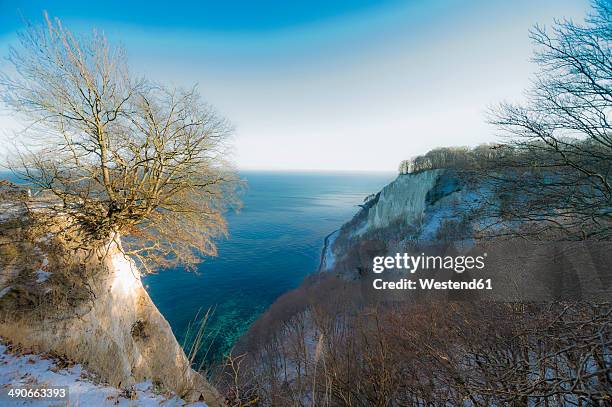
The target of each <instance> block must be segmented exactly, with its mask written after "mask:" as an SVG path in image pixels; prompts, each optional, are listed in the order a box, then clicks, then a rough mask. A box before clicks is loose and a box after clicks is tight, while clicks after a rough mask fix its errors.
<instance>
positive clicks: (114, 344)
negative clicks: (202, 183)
mask: <svg viewBox="0 0 612 407" xmlns="http://www.w3.org/2000/svg"><path fill="white" fill-rule="evenodd" d="M1 229H2V232H0V243H1V245H0V248H2V249H1V250H2V252H1V253H0V268H1V269H2V273H0V336H1V337H3V338H4V339H5V340H9V341H11V342H12V343H13V344H18V345H20V346H22V347H25V348H27V349H31V350H32V351H35V352H44V353H50V354H55V355H61V356H62V357H66V358H68V359H70V360H73V361H76V362H78V363H81V364H83V365H84V366H85V367H87V369H88V370H89V371H91V372H93V373H95V374H97V375H98V377H99V379H100V380H101V381H102V382H105V383H107V384H110V385H112V386H115V387H119V388H123V389H130V388H131V387H132V386H133V385H134V384H136V383H139V382H143V381H145V380H149V381H152V382H153V383H155V384H156V385H158V386H160V387H161V388H163V389H166V390H170V391H172V392H173V393H175V394H177V395H178V396H180V397H182V398H184V399H185V400H189V401H198V400H199V401H204V402H206V403H207V404H208V405H209V406H217V405H221V404H222V401H221V400H220V397H219V395H218V393H217V391H216V390H215V389H214V388H213V387H212V386H211V385H210V384H209V383H208V382H207V381H206V380H205V379H204V378H203V377H202V376H201V375H200V374H198V373H197V372H195V371H193V370H192V369H191V366H190V363H189V361H188V360H187V357H186V356H185V353H184V352H183V350H182V348H181V346H180V345H179V344H178V343H177V340H176V338H175V337H174V335H173V333H172V330H171V328H170V325H169V324H168V322H167V321H166V319H165V318H164V317H163V316H162V315H161V314H160V312H159V311H158V310H157V308H156V307H155V304H154V303H153V302H152V301H151V298H150V297H149V295H148V294H147V292H146V290H145V288H144V287H143V285H142V282H141V280H140V274H139V271H138V269H137V267H136V266H135V264H134V262H133V261H132V260H131V259H130V258H128V257H126V256H125V255H124V254H123V252H122V250H121V242H120V240H119V238H118V237H115V238H114V239H112V240H110V241H109V242H108V244H107V245H106V246H105V247H101V248H99V249H97V250H93V251H82V252H77V253H73V254H68V253H66V252H64V251H63V249H62V246H61V244H58V243H57V242H56V241H55V239H54V238H53V236H52V235H46V234H38V237H35V236H34V235H32V232H31V231H28V230H27V228H23V227H14V228H11V227H10V226H8V225H7V224H6V223H5V224H4V227H3V228H1Z"/></svg>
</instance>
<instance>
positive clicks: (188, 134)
mask: <svg viewBox="0 0 612 407" xmlns="http://www.w3.org/2000/svg"><path fill="white" fill-rule="evenodd" d="M45 20H46V25H43V26H35V25H28V27H27V28H26V30H25V31H24V32H22V33H20V35H19V45H18V46H17V47H12V48H11V49H10V51H9V56H8V61H9V62H10V65H11V72H5V73H3V74H2V75H1V76H0V88H1V89H2V96H3V99H4V102H5V103H6V104H7V105H8V106H10V107H12V108H13V109H14V110H15V112H16V114H18V115H19V116H20V117H22V118H23V119H24V121H25V123H27V124H28V125H27V127H26V128H25V129H24V130H23V132H21V133H20V134H18V135H19V137H20V144H19V145H18V146H16V151H15V158H14V160H13V161H12V162H11V163H10V166H11V169H12V170H13V171H14V172H16V173H18V174H19V175H20V176H21V177H22V178H24V179H26V180H27V181H28V182H29V183H30V184H31V185H32V186H33V187H34V188H35V189H37V190H38V191H39V192H40V193H39V194H38V195H37V199H38V200H44V201H46V202H45V207H46V210H45V216H40V217H41V218H46V219H49V217H50V215H59V216H62V217H63V218H66V219H67V220H68V221H67V222H64V223H66V224H67V225H70V227H69V228H67V229H69V230H64V232H66V236H69V237H70V238H71V239H72V241H73V242H78V243H77V245H78V246H79V247H83V248H88V247H89V246H91V245H92V244H95V243H96V242H98V243H99V242H104V241H108V239H109V237H110V236H115V235H116V234H119V235H122V236H126V238H125V239H124V242H123V245H124V248H125V251H126V252H127V253H129V254H132V255H134V256H135V257H136V258H138V259H139V260H140V262H141V263H142V264H143V266H144V267H145V268H146V269H147V270H149V269H151V268H156V267H159V266H169V265H172V264H176V263H182V264H184V265H188V266H189V265H193V264H195V263H197V262H198V260H199V259H200V258H201V256H202V255H214V254H215V253H216V246H215V243H214V238H215V237H217V236H219V235H223V234H225V232H226V223H225V220H224V217H223V213H224V212H225V211H226V210H227V209H228V208H229V207H232V206H234V205H235V204H236V203H237V200H236V199H235V197H236V194H235V192H236V189H237V186H238V185H239V181H238V178H237V175H236V173H235V171H234V170H233V169H232V167H231V165H229V163H228V162H227V161H226V160H225V157H226V156H227V152H228V150H227V144H226V141H227V139H228V136H229V135H230V134H231V126H230V125H229V124H228V122H227V121H226V120H224V119H223V118H221V117H219V116H218V115H217V114H216V113H215V112H214V110H213V109H212V108H211V107H210V106H209V105H207V104H205V103H204V102H203V101H202V100H201V98H200V96H199V94H198V93H197V91H196V90H195V89H189V90H184V89H175V88H172V89H171V88H167V87H165V86H162V85H159V84H156V83H153V82H151V81H149V80H146V79H144V78H136V77H134V76H132V75H131V73H130V71H129V69H128V67H127V63H126V56H125V53H124V50H123V49H122V48H121V47H116V46H112V45H110V44H109V43H108V42H107V40H106V38H105V37H104V35H101V34H99V33H96V32H93V34H92V35H90V36H83V37H79V36H76V35H74V34H72V33H71V32H70V31H68V30H67V29H65V28H64V27H63V26H62V24H61V22H60V20H58V19H55V20H51V19H49V17H48V16H46V15H45ZM47 211H48V212H47ZM75 236H77V237H76V238H75Z"/></svg>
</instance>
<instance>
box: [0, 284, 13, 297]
mask: <svg viewBox="0 0 612 407" xmlns="http://www.w3.org/2000/svg"><path fill="white" fill-rule="evenodd" d="M11 288H13V286H11V285H9V286H8V287H4V288H3V289H2V290H1V291H0V298H2V297H4V296H5V295H6V294H7V293H8V292H9V291H11Z"/></svg>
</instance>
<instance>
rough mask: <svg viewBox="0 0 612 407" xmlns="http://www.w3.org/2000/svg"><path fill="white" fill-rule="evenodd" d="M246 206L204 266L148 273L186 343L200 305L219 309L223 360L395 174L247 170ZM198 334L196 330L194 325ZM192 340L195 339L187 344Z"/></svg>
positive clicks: (214, 329) (211, 347) (209, 329)
mask: <svg viewBox="0 0 612 407" xmlns="http://www.w3.org/2000/svg"><path fill="white" fill-rule="evenodd" d="M241 176H242V177H243V178H244V179H246V181H247V184H248V187H247V189H246V191H245V193H244V195H243V196H242V201H243V207H242V209H241V210H240V211H239V212H238V213H229V214H228V215H227V219H228V223H229V236H228V237H227V238H226V239H224V240H221V241H219V242H218V249H219V250H218V255H217V257H215V258H207V259H205V260H204V262H203V263H201V264H200V265H199V266H198V271H197V273H193V272H187V271H184V270H181V269H175V270H165V271H161V272H159V273H157V274H154V275H148V276H146V277H145V278H144V279H143V280H144V281H143V282H144V284H145V285H146V286H147V290H148V292H149V294H150V295H151V297H152V299H153V301H154V302H155V304H156V305H157V307H158V308H159V310H160V311H161V313H162V314H163V315H164V316H165V317H166V319H167V320H168V322H169V323H170V325H171V326H172V329H173V331H174V333H175V335H176V336H177V338H178V340H179V342H181V343H182V344H183V343H185V336H186V332H187V328H188V326H189V325H190V323H192V322H193V321H194V319H195V318H196V314H198V311H200V317H201V316H202V314H203V313H205V312H206V311H207V310H208V309H214V313H213V314H212V317H211V318H210V319H209V320H208V321H207V324H206V328H205V329H206V335H207V337H206V338H207V339H206V341H205V344H204V346H203V348H202V352H203V354H206V352H207V351H208V354H207V355H206V359H207V360H208V361H219V360H221V358H222V356H223V354H225V353H227V352H228V351H230V350H231V347H232V345H233V344H234V342H235V341H236V339H238V338H239V337H240V335H242V334H243V333H245V332H246V330H247V329H248V327H249V325H250V324H251V323H252V322H253V321H254V320H255V319H256V318H257V317H259V316H260V315H261V314H262V313H263V312H264V311H265V310H266V308H267V307H269V306H270V304H272V302H274V300H275V299H277V298H278V297H279V296H280V295H282V294H283V293H285V292H287V291H288V290H291V289H293V288H295V287H297V286H298V285H299V284H300V282H301V281H302V280H303V279H304V277H305V276H306V275H307V274H309V273H313V272H315V271H316V270H317V267H318V265H319V260H320V254H321V249H322V246H323V241H324V238H325V236H326V235H327V234H329V233H330V232H332V231H334V230H336V229H338V228H339V227H340V226H342V224H343V223H344V222H346V221H348V220H350V218H351V217H352V216H353V215H354V214H355V213H356V212H357V210H358V209H359V208H358V206H357V205H358V204H361V203H363V199H364V198H365V197H366V196H367V195H369V194H371V193H375V192H377V191H379V190H380V189H381V188H382V187H383V186H384V185H385V184H387V183H389V182H390V181H391V180H392V179H393V178H394V176H395V175H394V174H392V173H326V172H320V173H319V172H303V173H300V172H244V173H242V174H241ZM191 332H192V333H193V330H192V331H191ZM187 347H188V345H187Z"/></svg>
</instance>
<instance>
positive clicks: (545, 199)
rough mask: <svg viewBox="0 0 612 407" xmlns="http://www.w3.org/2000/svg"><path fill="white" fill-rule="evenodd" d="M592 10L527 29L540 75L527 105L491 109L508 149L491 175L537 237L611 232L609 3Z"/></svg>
mask: <svg viewBox="0 0 612 407" xmlns="http://www.w3.org/2000/svg"><path fill="white" fill-rule="evenodd" d="M593 10H594V11H593V13H592V14H591V15H590V16H589V17H588V18H587V19H586V21H585V23H584V24H582V25H579V24H576V23H574V22H572V21H568V20H562V21H557V22H556V23H555V24H554V26H553V28H552V29H551V30H546V29H544V28H542V27H539V26H536V27H535V28H534V29H533V30H532V32H531V38H532V40H533V41H534V42H535V44H536V46H537V51H536V54H535V58H534V61H535V62H536V63H537V64H538V66H539V72H538V74H537V75H536V77H535V80H534V83H533V87H532V88H531V90H530V91H529V92H528V93H527V98H528V100H527V103H526V104H524V105H516V104H510V103H503V104H501V105H500V106H499V107H498V108H496V109H495V110H494V111H493V112H492V116H491V119H490V121H491V123H493V124H495V125H497V126H499V127H500V128H501V129H502V130H503V131H504V132H505V133H506V134H508V135H509V136H510V137H511V141H510V143H509V144H510V145H511V146H512V147H513V148H514V149H513V150H514V151H513V154H509V155H508V156H507V157H505V159H504V160H503V162H501V165H500V166H499V167H503V170H504V171H503V172H497V173H496V174H495V176H494V177H490V178H489V179H490V180H493V186H494V189H496V190H497V193H498V195H499V196H501V197H503V201H504V205H503V211H504V216H505V217H506V218H507V220H517V221H520V223H522V228H523V231H522V232H521V233H524V232H525V225H526V224H528V225H531V228H530V232H529V233H532V234H535V235H537V236H540V237H542V236H555V235H556V236H563V238H568V237H569V238H572V239H580V240H584V239H598V240H606V239H609V238H610V237H612V236H611V234H610V233H611V230H612V228H610V226H611V225H610V224H611V221H612V186H611V183H610V175H611V172H612V127H611V125H610V114H611V112H612V4H611V3H610V2H609V1H605V0H597V1H595V2H594V8H593ZM492 170H494V168H493V169H489V174H488V175H491V171H492ZM500 174H501V175H500Z"/></svg>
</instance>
